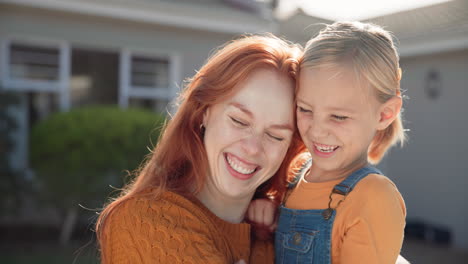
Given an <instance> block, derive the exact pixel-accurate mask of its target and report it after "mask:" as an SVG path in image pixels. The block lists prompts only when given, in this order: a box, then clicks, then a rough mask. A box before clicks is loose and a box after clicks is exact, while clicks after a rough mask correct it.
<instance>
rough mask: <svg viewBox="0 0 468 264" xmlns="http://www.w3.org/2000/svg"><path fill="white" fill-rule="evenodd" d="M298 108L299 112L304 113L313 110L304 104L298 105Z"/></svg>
mask: <svg viewBox="0 0 468 264" xmlns="http://www.w3.org/2000/svg"><path fill="white" fill-rule="evenodd" d="M297 109H298V110H299V112H302V113H311V112H312V111H310V110H308V109H306V108H304V107H302V106H299V105H298V106H297Z"/></svg>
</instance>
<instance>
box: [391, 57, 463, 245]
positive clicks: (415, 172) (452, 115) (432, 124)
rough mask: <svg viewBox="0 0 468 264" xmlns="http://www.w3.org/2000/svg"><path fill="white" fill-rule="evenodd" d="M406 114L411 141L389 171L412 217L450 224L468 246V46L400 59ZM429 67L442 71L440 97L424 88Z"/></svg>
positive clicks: (393, 159) (456, 241) (394, 157)
mask: <svg viewBox="0 0 468 264" xmlns="http://www.w3.org/2000/svg"><path fill="white" fill-rule="evenodd" d="M401 68H402V69H403V78H402V82H401V87H402V89H403V90H404V91H405V92H404V94H405V95H407V96H408V97H409V99H407V100H405V101H404V108H405V111H404V118H405V120H406V127H407V128H408V129H410V131H409V132H408V135H409V140H408V143H407V144H406V146H404V148H401V149H399V148H395V149H393V150H392V151H391V153H390V154H389V155H388V157H387V159H386V160H387V163H388V164H387V165H388V166H387V168H386V169H387V171H388V173H387V174H388V175H390V176H391V178H392V180H394V181H395V183H396V184H397V186H398V188H399V190H400V191H401V193H402V194H403V196H404V198H405V201H406V205H407V209H408V219H420V220H423V221H426V222H428V223H430V224H433V225H439V226H445V227H448V228H450V229H451V231H452V235H453V242H454V245H455V246H456V247H461V248H465V249H468V228H466V223H467V221H468V210H467V209H468V207H467V206H466V200H467V198H468V195H467V192H466V186H468V151H466V150H467V149H468V140H466V135H467V130H468V103H467V100H468V86H467V85H468V50H462V51H455V52H448V53H439V54H427V55H424V56H417V57H405V58H402V59H401ZM430 70H436V71H439V73H440V75H439V76H440V81H441V82H440V84H441V85H440V87H441V93H440V97H439V98H437V99H431V98H429V97H428V96H427V94H426V92H425V87H426V85H427V81H426V80H427V75H428V72H429V71H430Z"/></svg>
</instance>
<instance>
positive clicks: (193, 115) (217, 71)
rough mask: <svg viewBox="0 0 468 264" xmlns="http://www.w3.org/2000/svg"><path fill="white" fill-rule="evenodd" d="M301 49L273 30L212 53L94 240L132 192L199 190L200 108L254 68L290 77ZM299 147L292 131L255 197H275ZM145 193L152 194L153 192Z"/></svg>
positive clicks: (202, 160) (203, 163)
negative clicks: (278, 162) (277, 164)
mask: <svg viewBox="0 0 468 264" xmlns="http://www.w3.org/2000/svg"><path fill="white" fill-rule="evenodd" d="M301 53H302V51H301V49H300V48H299V47H297V46H295V45H292V44H289V43H287V42H285V41H284V40H281V39H279V38H277V37H275V36H273V35H265V36H244V37H242V38H240V39H237V40H234V41H231V42H229V43H227V44H226V45H224V46H223V47H222V48H221V49H219V50H218V51H217V52H216V53H214V54H213V55H212V56H211V57H210V58H209V59H208V61H207V63H206V64H205V65H204V66H203V67H202V68H201V69H200V70H199V71H198V72H197V73H196V74H195V76H194V77H193V78H192V79H191V80H190V81H189V82H188V83H187V86H186V88H185V90H184V91H183V93H182V94H181V95H180V96H179V100H180V106H179V108H178V111H177V113H176V114H175V115H174V117H173V118H172V119H171V120H170V121H168V122H167V123H166V125H165V127H164V128H163V131H162V133H161V137H160V139H159V141H158V144H157V145H156V147H155V148H154V150H153V151H152V154H151V155H150V156H148V159H147V161H146V162H145V163H144V165H143V166H142V167H141V169H140V170H139V171H138V176H137V177H136V178H135V180H134V181H133V182H131V183H130V184H128V185H127V186H125V187H124V189H123V190H122V192H121V193H120V196H119V197H118V198H116V199H114V200H113V201H112V202H110V203H109V204H108V205H107V206H106V208H105V209H104V210H103V211H102V212H101V214H100V216H99V218H98V220H97V223H96V232H97V237H98V240H100V238H101V237H102V230H104V228H103V226H104V225H105V220H106V217H107V216H108V215H109V214H110V213H111V212H112V211H113V210H114V209H115V208H116V206H118V205H119V204H121V203H122V202H123V201H125V200H127V199H129V198H131V197H134V196H136V195H145V194H144V193H148V192H144V191H145V190H147V189H148V188H155V189H156V190H157V192H156V193H157V194H159V193H161V192H163V191H165V190H169V191H173V192H176V193H179V194H182V195H193V194H195V193H197V192H198V191H200V190H201V188H202V186H203V184H204V182H205V177H206V172H207V171H208V160H207V156H206V152H205V147H204V144H203V135H202V131H201V129H200V125H201V124H202V119H203V114H204V113H205V111H206V110H207V109H208V108H209V107H210V106H212V105H215V104H218V103H220V102H223V101H224V100H226V99H227V98H228V97H230V96H231V95H233V94H234V93H235V92H236V91H237V89H236V88H238V86H237V84H238V83H241V82H242V81H243V80H245V79H247V77H248V76H249V74H251V73H252V72H253V71H254V70H255V69H258V68H267V69H272V70H275V71H276V72H277V73H278V74H281V75H284V76H287V77H288V78H290V79H291V80H292V81H295V80H296V71H297V69H298V66H299V65H298V59H299V57H300V56H301ZM272 107H274V106H272ZM304 149H305V147H304V145H303V143H302V141H301V140H300V136H299V134H298V132H297V131H295V133H294V137H293V140H292V142H291V145H290V147H289V149H288V152H287V154H286V156H285V159H284V161H283V163H282V164H281V166H280V168H279V170H278V171H277V172H276V174H275V175H274V176H273V177H272V178H271V179H269V180H268V181H266V182H265V183H264V184H262V185H261V186H260V187H259V188H258V189H257V191H256V193H255V197H257V198H258V197H267V196H268V197H271V198H273V199H275V200H276V201H279V199H281V197H282V195H283V194H284V192H285V190H286V179H287V177H286V176H287V175H288V171H289V170H288V169H289V164H290V163H291V161H292V159H293V158H294V157H295V156H296V155H297V154H298V153H300V152H302V151H303V150H304ZM150 195H153V196H154V192H152V193H150ZM101 242H102V241H101ZM102 246H103V245H102V244H101V247H102ZM103 261H105V260H103Z"/></svg>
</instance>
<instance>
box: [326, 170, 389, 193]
mask: <svg viewBox="0 0 468 264" xmlns="http://www.w3.org/2000/svg"><path fill="white" fill-rule="evenodd" d="M369 174H381V175H383V173H382V172H381V171H380V170H378V169H377V168H375V167H372V166H366V167H363V168H361V169H359V170H357V171H355V172H353V173H352V174H351V175H349V176H348V177H346V179H344V180H343V181H342V182H340V183H338V184H337V185H335V187H334V188H333V191H332V192H333V193H338V194H341V195H344V196H346V195H348V193H350V192H351V191H352V190H353V188H354V186H355V185H356V184H357V183H358V182H359V181H360V180H362V179H363V178H364V177H366V176H367V175H369Z"/></svg>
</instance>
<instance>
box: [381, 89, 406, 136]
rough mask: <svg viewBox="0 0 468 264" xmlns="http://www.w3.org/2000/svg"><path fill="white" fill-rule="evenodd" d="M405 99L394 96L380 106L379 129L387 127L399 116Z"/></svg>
mask: <svg viewBox="0 0 468 264" xmlns="http://www.w3.org/2000/svg"><path fill="white" fill-rule="evenodd" d="M402 104H403V101H402V100H401V97H400V96H394V97H392V98H391V99H390V100H388V101H387V102H385V103H384V104H382V105H381V106H380V109H379V112H380V119H379V124H378V126H377V129H378V130H384V129H386V128H387V127H388V126H389V125H390V124H391V123H392V122H393V121H394V120H395V119H396V118H397V117H398V114H399V113H400V111H401V106H402Z"/></svg>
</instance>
